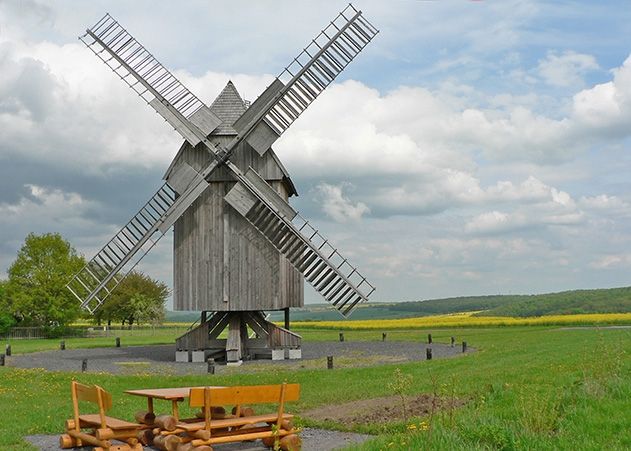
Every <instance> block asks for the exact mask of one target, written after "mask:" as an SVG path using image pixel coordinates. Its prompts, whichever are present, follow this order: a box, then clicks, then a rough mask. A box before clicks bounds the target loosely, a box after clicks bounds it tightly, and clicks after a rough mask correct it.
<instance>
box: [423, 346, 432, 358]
mask: <svg viewBox="0 0 631 451" xmlns="http://www.w3.org/2000/svg"><path fill="white" fill-rule="evenodd" d="M425 355H426V357H427V360H432V348H427V349H425Z"/></svg>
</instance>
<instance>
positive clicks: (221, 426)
mask: <svg viewBox="0 0 631 451" xmlns="http://www.w3.org/2000/svg"><path fill="white" fill-rule="evenodd" d="M299 397H300V385H299V384H287V383H283V384H281V385H251V386H237V387H205V388H191V390H190V394H189V405H190V406H191V407H193V408H200V407H201V408H202V409H203V413H204V415H203V417H204V418H203V421H190V420H189V421H186V422H185V421H180V422H178V424H177V428H176V429H175V430H174V431H163V432H161V434H163V435H174V434H177V435H180V437H181V439H182V443H190V444H191V445H192V446H203V445H213V444H218V443H230V442H240V441H251V440H256V439H264V442H265V441H266V442H267V443H273V442H274V440H276V439H278V440H281V439H282V438H283V437H285V436H290V435H295V434H296V433H297V432H299V431H298V430H297V429H296V428H294V427H293V422H292V419H293V415H291V414H287V413H285V402H287V401H297V400H298V399H299ZM268 403H274V404H278V409H277V410H276V412H274V413H270V414H263V415H250V416H241V406H243V405H246V404H247V405H249V404H268ZM228 405H235V406H236V410H235V412H234V413H235V414H234V415H227V417H226V418H220V419H216V418H213V416H212V414H211V411H212V409H213V408H217V407H223V406H228ZM293 439H294V440H293V442H294V443H296V442H298V443H299V439H298V438H297V437H293ZM284 441H287V440H284ZM291 448H292V450H296V451H299V449H300V446H299V445H298V446H297V447H296V445H294V446H293V447H291Z"/></svg>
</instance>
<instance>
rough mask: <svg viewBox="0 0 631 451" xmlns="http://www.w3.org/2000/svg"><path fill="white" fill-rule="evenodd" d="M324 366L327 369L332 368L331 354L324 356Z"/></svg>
mask: <svg viewBox="0 0 631 451" xmlns="http://www.w3.org/2000/svg"><path fill="white" fill-rule="evenodd" d="M326 368H327V369H329V370H332V369H333V356H332V355H330V356H328V357H327V358H326Z"/></svg>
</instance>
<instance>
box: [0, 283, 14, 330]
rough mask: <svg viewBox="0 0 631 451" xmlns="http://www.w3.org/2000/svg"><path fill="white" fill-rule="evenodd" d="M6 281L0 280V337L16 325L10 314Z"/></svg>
mask: <svg viewBox="0 0 631 451" xmlns="http://www.w3.org/2000/svg"><path fill="white" fill-rule="evenodd" d="M7 284H8V282H7V281H6V280H0V335H2V334H5V333H7V332H8V331H9V329H10V328H11V327H12V326H13V325H14V324H15V319H13V316H11V313H10V312H9V309H8V306H9V300H8V298H7Z"/></svg>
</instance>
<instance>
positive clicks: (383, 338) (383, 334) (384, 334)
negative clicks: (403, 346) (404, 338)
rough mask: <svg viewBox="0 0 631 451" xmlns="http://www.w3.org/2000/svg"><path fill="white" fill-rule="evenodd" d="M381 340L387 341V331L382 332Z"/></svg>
mask: <svg viewBox="0 0 631 451" xmlns="http://www.w3.org/2000/svg"><path fill="white" fill-rule="evenodd" d="M381 341H386V333H385V332H383V333H382V334H381Z"/></svg>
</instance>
